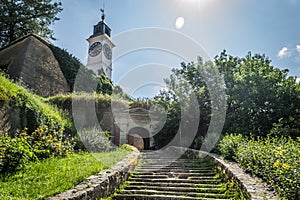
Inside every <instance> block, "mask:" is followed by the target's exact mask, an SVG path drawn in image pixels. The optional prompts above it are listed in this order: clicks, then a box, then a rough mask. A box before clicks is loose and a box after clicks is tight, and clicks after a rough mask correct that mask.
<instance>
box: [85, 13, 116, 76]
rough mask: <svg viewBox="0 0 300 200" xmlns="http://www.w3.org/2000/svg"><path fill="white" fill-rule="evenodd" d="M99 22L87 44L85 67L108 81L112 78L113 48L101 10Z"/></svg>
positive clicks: (109, 30) (109, 32) (109, 31)
mask: <svg viewBox="0 0 300 200" xmlns="http://www.w3.org/2000/svg"><path fill="white" fill-rule="evenodd" d="M101 12H102V16H101V19H102V20H101V21H100V22H99V23H98V24H96V25H94V32H93V35H91V36H90V37H89V38H88V39H87V41H88V42H89V50H88V59H87V65H86V67H87V68H88V69H91V70H93V71H94V72H95V73H96V74H99V75H100V74H102V73H104V74H105V75H106V76H107V77H108V78H109V79H111V76H112V48H114V47H115V45H114V43H113V42H112V40H111V38H110V35H111V29H110V28H109V26H108V25H107V24H106V23H105V14H104V9H101Z"/></svg>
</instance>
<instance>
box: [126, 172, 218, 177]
mask: <svg viewBox="0 0 300 200" xmlns="http://www.w3.org/2000/svg"><path fill="white" fill-rule="evenodd" d="M170 173H172V174H175V175H176V177H179V178H187V177H203V176H215V173H213V172H211V171H208V172H200V173H194V172H189V173H186V172H160V171H154V172H149V171H146V172H134V173H133V174H132V175H133V176H146V175H153V176H158V175H168V176H169V175H170Z"/></svg>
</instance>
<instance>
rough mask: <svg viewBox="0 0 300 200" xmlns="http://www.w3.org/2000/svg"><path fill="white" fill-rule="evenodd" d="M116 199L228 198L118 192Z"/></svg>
mask: <svg viewBox="0 0 300 200" xmlns="http://www.w3.org/2000/svg"><path fill="white" fill-rule="evenodd" d="M114 199H117V200H128V199H130V200H133V199H134V200H227V199H228V198H223V199H220V198H218V199H217V198H203V197H187V196H171V195H145V194H143V195H139V194H118V195H117V196H115V197H114Z"/></svg>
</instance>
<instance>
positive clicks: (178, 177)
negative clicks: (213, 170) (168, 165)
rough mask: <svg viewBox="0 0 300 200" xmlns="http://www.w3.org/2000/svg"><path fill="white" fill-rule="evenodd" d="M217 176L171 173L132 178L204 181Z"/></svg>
mask: <svg viewBox="0 0 300 200" xmlns="http://www.w3.org/2000/svg"><path fill="white" fill-rule="evenodd" d="M214 176H215V175H214V174H213V175H211V176H208V175H203V176H188V175H186V176H180V175H179V174H176V173H172V172H170V173H169V174H165V175H158V174H151V175H131V177H132V178H142V179H168V178H176V179H183V180H184V179H188V180H203V179H215V177H214Z"/></svg>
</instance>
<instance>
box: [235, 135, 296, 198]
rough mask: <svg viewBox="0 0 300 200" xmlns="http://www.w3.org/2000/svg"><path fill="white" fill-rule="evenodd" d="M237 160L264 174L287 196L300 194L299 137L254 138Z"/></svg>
mask: <svg viewBox="0 0 300 200" xmlns="http://www.w3.org/2000/svg"><path fill="white" fill-rule="evenodd" d="M236 160H237V162H238V163H239V164H240V165H241V166H242V167H243V168H244V169H246V170H248V171H250V172H252V173H254V174H256V175H258V176H259V177H262V178H263V179H264V180H266V181H267V182H268V183H269V184H271V186H272V187H273V188H274V189H275V190H276V191H277V192H278V193H279V194H280V196H282V197H284V198H287V199H295V200H296V199H299V197H300V138H299V139H298V140H293V139H291V138H289V137H280V138H270V137H268V138H266V139H259V138H258V139H256V140H255V139H251V140H249V141H248V142H247V143H242V144H241V145H240V146H239V147H238V151H237V152H236Z"/></svg>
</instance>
